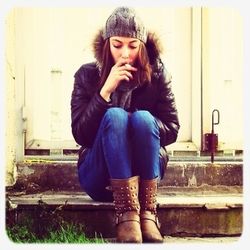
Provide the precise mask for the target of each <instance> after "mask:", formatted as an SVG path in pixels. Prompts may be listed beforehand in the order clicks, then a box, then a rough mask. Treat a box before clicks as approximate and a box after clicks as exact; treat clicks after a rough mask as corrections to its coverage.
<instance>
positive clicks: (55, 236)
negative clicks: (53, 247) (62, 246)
mask: <svg viewBox="0 0 250 250" xmlns="http://www.w3.org/2000/svg"><path fill="white" fill-rule="evenodd" d="M6 232H7V235H8V237H9V239H10V240H12V241H13V242H15V243H108V242H107V241H106V240H104V239H103V238H102V237H100V238H98V237H95V238H87V237H86V235H85V234H84V227H83V226H82V225H74V224H70V223H65V222H64V223H61V224H60V225H59V227H58V229H56V230H55V229H52V228H50V229H48V230H47V231H46V234H44V235H43V236H39V235H36V234H35V233H34V232H33V231H32V228H31V227H30V226H28V225H14V226H12V227H6Z"/></svg>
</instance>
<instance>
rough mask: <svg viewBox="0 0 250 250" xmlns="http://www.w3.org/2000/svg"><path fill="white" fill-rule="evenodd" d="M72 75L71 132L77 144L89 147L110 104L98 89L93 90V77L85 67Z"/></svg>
mask: <svg viewBox="0 0 250 250" xmlns="http://www.w3.org/2000/svg"><path fill="white" fill-rule="evenodd" d="M74 77H75V80H74V87H73V91H72V95H71V129H72V134H73V137H74V139H75V141H76V142H77V143H78V144H79V145H81V146H86V147H91V145H92V144H93V142H94V139H95V137H96V134H97V131H98V128H99V125H100V123H101V120H102V117H103V115H104V114H105V112H106V110H107V109H108V108H109V107H110V104H109V103H108V102H106V101H105V100H104V99H103V98H102V97H101V96H100V94H99V91H93V82H92V81H93V77H91V76H90V75H89V73H88V72H87V69H81V70H79V71H77V72H76V74H75V76H74ZM95 84H97V83H95Z"/></svg>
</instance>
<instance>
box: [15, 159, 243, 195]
mask: <svg viewBox="0 0 250 250" xmlns="http://www.w3.org/2000/svg"><path fill="white" fill-rule="evenodd" d="M242 173H243V163H242V162H215V163H210V162H196V161H193V162H169V163H168V165H167V166H166V171H165V176H164V178H163V180H162V181H161V183H160V185H161V186H168V187H201V186H204V185H208V186H242V185H243V176H242ZM14 188H15V189H16V190H19V191H21V190H25V191H26V192H30V193H32V192H39V191H47V190H54V191H63V190H71V191H81V188H80V186H79V181H78V175H77V167H76V161H52V160H37V159H27V160H25V161H22V162H18V163H17V165H16V183H15V185H14Z"/></svg>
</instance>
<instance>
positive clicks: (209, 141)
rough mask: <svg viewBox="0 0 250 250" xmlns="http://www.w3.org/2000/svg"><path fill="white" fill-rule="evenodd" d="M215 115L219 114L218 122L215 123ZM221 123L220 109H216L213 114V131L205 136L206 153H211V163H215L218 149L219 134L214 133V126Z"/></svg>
mask: <svg viewBox="0 0 250 250" xmlns="http://www.w3.org/2000/svg"><path fill="white" fill-rule="evenodd" d="M215 113H217V120H216V121H215ZM219 123H220V112H219V110H218V109H214V110H213V112H212V131H211V133H206V134H205V147H204V148H205V151H209V152H210V153H211V162H212V163H213V162H214V153H215V152H216V151H217V149H218V134H215V133H214V125H218V124H219Z"/></svg>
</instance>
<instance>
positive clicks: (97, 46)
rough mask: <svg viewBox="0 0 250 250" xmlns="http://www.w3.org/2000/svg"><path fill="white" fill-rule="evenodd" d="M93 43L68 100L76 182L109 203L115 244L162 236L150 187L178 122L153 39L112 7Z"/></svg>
mask: <svg viewBox="0 0 250 250" xmlns="http://www.w3.org/2000/svg"><path fill="white" fill-rule="evenodd" d="M93 47H94V55H95V58H96V62H93V63H88V64H84V65H82V66H81V67H80V68H79V70H78V71H77V72H76V73H75V82H74V89H73V92H72V99H71V117H72V133H73V136H74V138H75V140H76V142H77V143H78V144H80V145H81V146H82V147H81V149H80V151H79V160H78V174H79V180H80V184H81V186H82V187H83V189H84V191H85V192H87V194H88V195H89V196H90V197H91V198H92V199H94V200H97V201H113V202H114V206H115V210H116V224H117V241H118V242H138V243H140V242H162V241H163V237H162V235H161V233H160V231H159V223H158V219H157V209H156V208H157V201H156V195H157V186H158V183H159V181H160V180H161V179H162V178H163V175H164V168H165V167H166V164H167V161H168V157H167V153H166V150H165V146H167V145H169V144H171V143H173V142H175V141H176V138H177V134H178V130H179V121H178V116H177V110H176V105H175V99H174V95H173V93H172V90H171V84H170V83H171V77H170V75H169V73H168V72H167V71H166V69H165V67H164V65H163V63H162V61H161V59H160V47H159V41H158V39H156V37H155V35H154V34H152V33H149V32H147V30H146V28H145V27H144V25H143V23H142V21H141V19H140V18H139V17H138V15H137V14H136V13H135V11H134V10H133V9H131V8H127V7H119V8H117V9H115V10H114V11H113V13H112V14H111V15H110V17H109V18H108V19H107V21H106V24H105V27H104V28H103V29H102V30H100V31H99V32H98V34H97V36H96V38H95V40H94V43H93Z"/></svg>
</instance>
